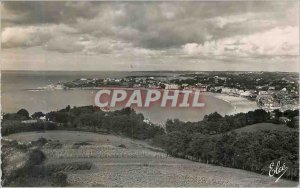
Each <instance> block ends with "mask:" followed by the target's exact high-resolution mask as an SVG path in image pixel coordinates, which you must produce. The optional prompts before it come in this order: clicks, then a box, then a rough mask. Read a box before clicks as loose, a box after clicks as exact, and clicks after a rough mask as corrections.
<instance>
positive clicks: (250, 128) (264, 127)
mask: <svg viewBox="0 0 300 188" xmlns="http://www.w3.org/2000/svg"><path fill="white" fill-rule="evenodd" d="M268 130H269V131H272V130H274V131H295V129H292V128H289V127H288V126H286V125H283V124H274V123H256V124H253V125H247V126H245V127H242V128H239V129H235V130H234V131H235V132H236V133H242V132H256V131H268Z"/></svg>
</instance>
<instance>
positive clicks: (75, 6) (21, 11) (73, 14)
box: [2, 1, 99, 25]
mask: <svg viewBox="0 0 300 188" xmlns="http://www.w3.org/2000/svg"><path fill="white" fill-rule="evenodd" d="M94 4H99V3H94V2H57V1H56V2H47V1H40V2H34V1H29V2H28V1H12V2H7V1H5V2H3V8H4V9H6V10H7V11H10V12H11V13H12V14H15V15H17V16H15V17H14V18H11V17H6V16H5V15H4V16H3V18H2V21H3V22H8V23H10V24H20V25H26V24H42V23H45V24H47V23H72V22H74V21H76V19H77V18H87V19H88V18H92V17H94V16H95V15H96V14H97V9H94Z"/></svg>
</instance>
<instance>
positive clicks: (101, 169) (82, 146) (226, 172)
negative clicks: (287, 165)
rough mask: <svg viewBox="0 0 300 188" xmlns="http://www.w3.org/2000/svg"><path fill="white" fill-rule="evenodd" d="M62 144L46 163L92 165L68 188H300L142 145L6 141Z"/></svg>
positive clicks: (97, 139) (49, 135) (75, 135)
mask: <svg viewBox="0 0 300 188" xmlns="http://www.w3.org/2000/svg"><path fill="white" fill-rule="evenodd" d="M41 137H43V138H46V139H48V140H49V139H51V140H59V142H60V143H62V147H61V148H54V149H53V148H51V149H50V148H46V147H45V148H43V149H42V151H43V152H44V153H45V155H46V158H47V159H46V161H45V163H46V164H52V163H55V164H59V163H68V162H82V161H88V162H92V164H93V167H92V169H90V170H80V171H68V172H67V181H68V184H69V185H70V186H229V187H232V186H247V187H256V186H284V187H288V186H297V184H298V182H293V181H288V180H283V179H281V180H279V182H277V183H275V178H271V177H268V176H264V175H260V174H256V173H252V172H248V171H244V170H238V169H232V168H225V167H220V166H213V165H208V164H202V163H197V162H192V161H188V160H184V159H178V158H173V157H169V156H167V155H166V154H165V153H163V152H162V151H160V150H159V149H158V148H154V147H152V146H150V145H148V144H147V143H145V142H142V141H136V140H131V139H128V138H123V137H120V136H113V135H103V134H96V133H89V132H79V131H46V132H24V133H17V134H12V135H9V136H8V137H7V138H9V139H13V140H17V141H21V142H29V141H33V140H37V139H38V138H41Z"/></svg>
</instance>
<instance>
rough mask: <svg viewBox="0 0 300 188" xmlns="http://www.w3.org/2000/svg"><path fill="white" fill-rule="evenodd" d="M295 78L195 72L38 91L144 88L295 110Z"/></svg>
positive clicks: (82, 81)
mask: <svg viewBox="0 0 300 188" xmlns="http://www.w3.org/2000/svg"><path fill="white" fill-rule="evenodd" d="M297 76H298V75H296V74H293V73H270V72H196V73H185V74H174V75H173V76H164V75H163V74H162V76H161V75H159V76H157V75H155V76H154V75H151V74H149V75H145V76H127V77H124V78H79V79H76V80H73V81H69V82H60V83H58V84H51V85H48V86H46V87H39V88H38V89H40V90H62V89H66V90H69V89H101V88H103V87H109V88H136V89H138V88H143V89H145V88H146V89H164V90H200V91H201V92H211V93H221V94H224V95H228V96H235V97H243V98H246V99H248V100H251V101H256V103H257V105H258V107H259V108H261V109H264V110H266V111H272V110H275V109H278V110H280V111H285V110H288V109H290V110H294V109H297V108H298V106H299V82H298V78H297Z"/></svg>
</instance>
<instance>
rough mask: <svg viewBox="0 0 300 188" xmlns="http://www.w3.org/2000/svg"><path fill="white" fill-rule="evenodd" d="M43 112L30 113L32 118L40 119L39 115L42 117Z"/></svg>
mask: <svg viewBox="0 0 300 188" xmlns="http://www.w3.org/2000/svg"><path fill="white" fill-rule="evenodd" d="M44 116H45V114H44V113H43V112H35V113H34V114H32V115H31V117H32V118H33V119H40V118H41V117H44Z"/></svg>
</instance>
